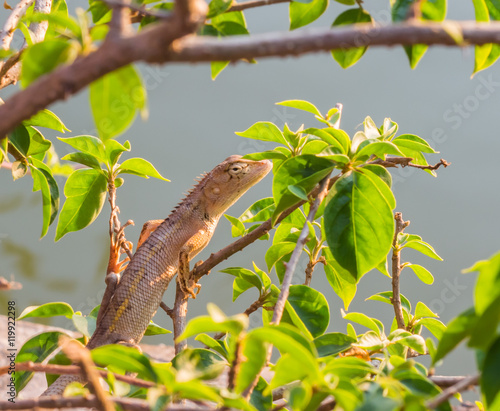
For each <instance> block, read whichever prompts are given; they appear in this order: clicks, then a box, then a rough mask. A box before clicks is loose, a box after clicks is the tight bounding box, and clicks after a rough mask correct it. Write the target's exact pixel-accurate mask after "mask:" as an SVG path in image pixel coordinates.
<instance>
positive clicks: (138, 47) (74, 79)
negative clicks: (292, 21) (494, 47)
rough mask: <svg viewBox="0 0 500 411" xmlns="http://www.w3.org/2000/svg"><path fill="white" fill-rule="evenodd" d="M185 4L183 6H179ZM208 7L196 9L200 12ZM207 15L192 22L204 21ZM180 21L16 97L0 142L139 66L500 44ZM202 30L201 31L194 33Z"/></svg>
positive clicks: (1, 114) (425, 33) (394, 29)
mask: <svg viewBox="0 0 500 411" xmlns="http://www.w3.org/2000/svg"><path fill="white" fill-rule="evenodd" d="M179 2H180V0H179ZM202 8H203V7H195V8H193V9H194V10H198V9H200V10H201V9H202ZM203 19H204V18H203V14H198V15H196V16H193V17H192V18H191V19H190V20H191V21H193V20H196V22H198V23H199V22H200V21H202V20H203ZM178 20H179V19H172V21H170V20H169V22H168V24H166V23H165V22H164V23H162V24H158V25H156V26H154V27H151V28H149V29H146V30H143V31H142V32H140V33H139V34H137V35H135V36H133V37H131V38H127V39H120V40H117V41H114V42H113V44H112V47H111V45H108V46H107V47H106V46H104V45H103V46H102V47H101V48H99V49H98V50H96V51H95V52H93V53H90V54H89V55H87V56H85V57H81V58H79V59H78V60H76V61H75V62H74V63H73V64H71V65H69V66H65V67H60V68H59V69H57V70H55V71H54V72H52V73H50V74H48V75H46V76H43V77H42V78H40V79H39V80H38V81H37V82H35V83H34V84H32V85H31V86H30V87H28V88H27V89H25V90H23V91H21V92H19V93H17V94H16V95H14V96H13V97H11V98H10V99H9V100H8V101H7V102H6V103H5V104H4V105H3V106H1V107H0V119H1V121H0V139H1V138H4V136H5V135H6V134H7V133H8V132H9V131H11V130H12V129H13V128H14V127H15V126H16V125H17V124H19V123H20V122H21V121H22V120H25V119H27V118H29V117H31V116H32V115H34V114H35V113H36V112H38V111H39V110H41V109H43V108H46V107H48V106H49V105H50V104H52V103H54V102H56V101H58V100H62V99H66V98H67V97H68V96H69V95H71V94H74V93H76V92H78V91H79V90H81V89H83V88H84V87H86V86H87V85H89V84H90V83H91V82H92V81H94V80H96V79H98V78H99V77H102V76H103V75H105V74H107V73H109V72H111V71H113V70H116V69H118V68H120V67H123V66H125V65H127V64H130V63H132V62H134V61H141V60H142V61H148V62H156V63H164V62H168V61H176V62H202V61H224V60H230V61H236V60H238V59H241V58H247V59H248V58H257V57H276V56H291V55H293V56H298V55H300V54H304V53H312V52H320V51H329V50H331V49H335V48H337V49H338V48H349V47H360V46H393V45H398V44H428V45H448V46H464V45H469V44H486V43H500V22H492V23H488V24H486V23H476V22H451V21H449V22H446V23H429V22H428V23H416V22H407V23H403V24H398V25H391V26H385V27H379V26H373V25H371V24H357V25H355V26H348V27H346V28H336V29H316V30H308V31H302V30H300V31H293V32H286V33H268V34H257V35H253V36H251V37H248V36H234V37H228V38H224V39H211V38H200V37H194V36H191V37H187V38H185V39H182V40H178V41H176V42H175V43H174V44H172V47H171V48H170V49H169V48H168V47H169V44H170V43H171V42H172V41H173V40H175V39H179V38H180V37H182V36H184V35H186V34H189V33H192V32H193V31H194V30H195V29H196V27H197V25H195V24H193V25H192V26H190V27H189V29H190V30H188V28H186V27H185V26H184V23H183V22H179V21H178ZM194 26H196V27H194ZM450 27H453V28H454V29H457V30H461V32H462V36H463V39H464V41H463V43H461V44H457V43H456V41H455V40H454V39H453V38H452V37H451V36H450V34H449V29H450Z"/></svg>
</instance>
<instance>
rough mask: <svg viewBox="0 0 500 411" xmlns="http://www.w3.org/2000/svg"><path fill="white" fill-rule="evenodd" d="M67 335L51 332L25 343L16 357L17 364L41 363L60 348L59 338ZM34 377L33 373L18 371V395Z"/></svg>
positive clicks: (16, 382)
mask: <svg viewBox="0 0 500 411" xmlns="http://www.w3.org/2000/svg"><path fill="white" fill-rule="evenodd" d="M63 335H66V336H67V334H65V333H61V332H58V331H51V332H46V333H42V334H39V335H36V336H35V337H33V338H31V339H29V340H28V341H26V342H25V343H24V345H23V346H22V347H21V349H20V350H19V352H18V353H17V355H16V363H21V362H26V361H32V362H36V363H41V362H42V361H44V360H45V359H46V358H47V357H48V356H49V355H50V354H52V353H53V352H54V351H55V350H56V349H57V348H58V347H59V345H58V343H59V337H61V336H63ZM32 377H33V372H32V371H16V378H15V385H16V394H19V392H20V391H21V390H22V389H23V388H24V387H25V386H26V384H28V382H29V381H30V380H31V378H32Z"/></svg>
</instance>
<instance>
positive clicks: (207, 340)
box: [195, 334, 228, 359]
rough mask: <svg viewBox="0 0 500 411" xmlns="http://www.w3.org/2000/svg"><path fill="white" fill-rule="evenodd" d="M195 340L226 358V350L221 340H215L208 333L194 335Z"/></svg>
mask: <svg viewBox="0 0 500 411" xmlns="http://www.w3.org/2000/svg"><path fill="white" fill-rule="evenodd" d="M195 340H196V341H199V342H201V343H202V344H205V345H206V346H207V347H209V348H211V349H212V350H214V351H216V352H217V353H219V354H220V355H222V356H223V357H224V358H225V359H227V357H228V352H227V350H226V348H225V346H224V343H223V342H222V341H219V340H216V339H214V338H212V337H210V336H209V335H208V334H199V335H197V336H196V338H195Z"/></svg>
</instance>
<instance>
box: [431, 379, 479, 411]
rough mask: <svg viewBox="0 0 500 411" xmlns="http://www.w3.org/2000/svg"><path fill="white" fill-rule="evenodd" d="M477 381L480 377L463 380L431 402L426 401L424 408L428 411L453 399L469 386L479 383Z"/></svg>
mask: <svg viewBox="0 0 500 411" xmlns="http://www.w3.org/2000/svg"><path fill="white" fill-rule="evenodd" d="M479 379H480V375H473V376H471V377H465V378H463V379H462V380H461V381H459V382H457V383H456V384H455V385H452V386H451V387H448V388H446V389H445V390H444V391H443V392H442V393H440V394H438V395H436V396H435V397H434V398H433V399H432V400H430V401H428V402H427V404H426V407H427V408H430V409H434V408H437V407H438V406H439V405H440V404H442V403H443V402H445V401H447V400H448V399H450V398H451V397H453V396H454V395H455V394H456V393H459V392H462V391H465V390H467V389H468V388H469V387H470V386H474V385H477V384H478V383H479Z"/></svg>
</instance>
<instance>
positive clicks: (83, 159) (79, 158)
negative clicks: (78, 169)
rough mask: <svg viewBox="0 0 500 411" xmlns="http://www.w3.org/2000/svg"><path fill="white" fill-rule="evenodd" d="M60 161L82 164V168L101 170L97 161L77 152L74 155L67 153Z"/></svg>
mask: <svg viewBox="0 0 500 411" xmlns="http://www.w3.org/2000/svg"><path fill="white" fill-rule="evenodd" d="M61 160H66V161H73V162H74V163H79V164H83V165H84V166H87V167H90V168H94V169H96V170H101V165H100V163H99V160H98V159H97V158H95V157H94V156H92V155H90V154H87V153H81V152H78V151H77V152H75V153H69V154H66V155H65V156H64V157H62V158H61Z"/></svg>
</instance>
